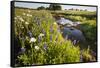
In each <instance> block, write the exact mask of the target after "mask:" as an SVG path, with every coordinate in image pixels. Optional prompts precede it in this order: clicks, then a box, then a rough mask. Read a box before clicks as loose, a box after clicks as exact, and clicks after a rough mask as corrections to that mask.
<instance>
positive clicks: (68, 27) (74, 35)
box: [57, 18, 86, 47]
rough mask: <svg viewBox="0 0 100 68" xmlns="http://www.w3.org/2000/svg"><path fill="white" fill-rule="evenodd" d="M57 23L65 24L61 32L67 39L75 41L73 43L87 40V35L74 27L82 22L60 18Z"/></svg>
mask: <svg viewBox="0 0 100 68" xmlns="http://www.w3.org/2000/svg"><path fill="white" fill-rule="evenodd" d="M57 23H58V24H59V25H65V26H62V27H63V28H61V32H62V36H63V37H64V38H65V39H66V40H67V39H70V40H71V41H72V42H73V44H77V43H80V44H84V43H86V40H85V37H84V35H83V33H82V31H80V30H79V29H76V28H75V27H73V26H76V27H77V25H79V24H80V22H72V21H71V20H69V19H65V18H60V19H59V20H57ZM82 47H83V46H82Z"/></svg>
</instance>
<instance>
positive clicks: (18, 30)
mask: <svg viewBox="0 0 100 68" xmlns="http://www.w3.org/2000/svg"><path fill="white" fill-rule="evenodd" d="M14 23H15V37H16V38H18V39H19V40H20V41H19V42H20V43H21V44H20V47H21V48H23V50H22V53H21V54H19V55H18V56H17V58H16V59H17V60H18V61H19V63H20V64H22V65H42V64H57V63H69V62H79V61H80V50H79V47H76V46H74V45H73V44H72V42H71V41H70V40H65V39H64V38H63V37H62V35H61V33H60V32H58V28H59V26H58V25H57V23H56V22H55V20H54V18H53V17H52V15H51V13H50V12H48V11H45V10H40V11H37V10H28V9H18V8H15V20H14ZM20 64H19V65H20Z"/></svg>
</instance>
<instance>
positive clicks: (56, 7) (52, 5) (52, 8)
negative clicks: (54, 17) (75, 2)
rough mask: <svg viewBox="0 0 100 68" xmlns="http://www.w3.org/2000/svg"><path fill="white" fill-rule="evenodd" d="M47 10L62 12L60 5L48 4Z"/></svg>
mask: <svg viewBox="0 0 100 68" xmlns="http://www.w3.org/2000/svg"><path fill="white" fill-rule="evenodd" d="M49 10H54V11H55V10H62V8H61V6H60V4H50V6H49Z"/></svg>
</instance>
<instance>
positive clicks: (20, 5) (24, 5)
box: [15, 2, 96, 11]
mask: <svg viewBox="0 0 100 68" xmlns="http://www.w3.org/2000/svg"><path fill="white" fill-rule="evenodd" d="M49 5H50V4H42V3H26V2H15V6H17V7H26V8H34V9H35V8H37V7H40V6H44V7H48V6H49ZM61 6H62V9H63V10H64V9H71V8H74V9H83V10H84V9H87V10H88V11H96V7H89V6H72V5H61Z"/></svg>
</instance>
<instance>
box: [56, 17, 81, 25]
mask: <svg viewBox="0 0 100 68" xmlns="http://www.w3.org/2000/svg"><path fill="white" fill-rule="evenodd" d="M57 23H58V24H61V25H67V26H77V25H79V24H80V22H72V21H71V20H69V19H65V18H63V17H61V18H60V19H59V20H57Z"/></svg>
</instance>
